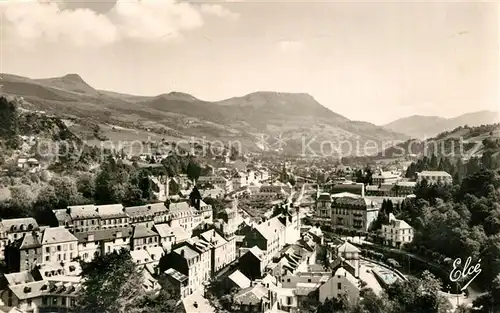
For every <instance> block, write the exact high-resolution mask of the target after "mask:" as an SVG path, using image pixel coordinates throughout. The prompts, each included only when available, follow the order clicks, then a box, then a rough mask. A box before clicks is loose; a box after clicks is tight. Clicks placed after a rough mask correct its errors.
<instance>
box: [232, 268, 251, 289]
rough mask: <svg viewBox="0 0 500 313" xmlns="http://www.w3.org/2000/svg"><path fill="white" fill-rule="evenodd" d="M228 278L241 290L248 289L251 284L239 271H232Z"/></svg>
mask: <svg viewBox="0 0 500 313" xmlns="http://www.w3.org/2000/svg"><path fill="white" fill-rule="evenodd" d="M228 278H229V279H230V280H231V281H233V282H234V283H235V284H236V285H238V287H240V288H241V289H245V288H248V287H250V285H251V284H252V281H251V280H250V279H248V277H246V276H245V275H244V274H243V273H242V272H240V271H239V270H236V271H234V273H232V274H231V275H229V276H228Z"/></svg>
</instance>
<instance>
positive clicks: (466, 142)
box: [373, 123, 500, 159]
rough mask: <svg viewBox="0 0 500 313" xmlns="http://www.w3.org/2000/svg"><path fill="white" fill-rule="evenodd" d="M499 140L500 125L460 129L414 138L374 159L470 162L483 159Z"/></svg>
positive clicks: (463, 127) (461, 127) (460, 127)
mask: <svg viewBox="0 0 500 313" xmlns="http://www.w3.org/2000/svg"><path fill="white" fill-rule="evenodd" d="M499 139H500V123H496V124H489V125H482V126H476V127H471V126H459V127H457V128H455V129H453V130H451V131H447V132H443V133H441V134H439V135H437V136H435V137H433V138H429V139H427V140H419V139H411V140H408V141H405V142H403V143H400V144H398V145H396V146H393V147H390V148H388V149H386V150H384V151H382V152H380V153H379V154H377V155H376V156H373V158H374V159H394V158H404V157H408V156H412V157H415V156H417V157H422V156H431V155H432V154H436V155H439V156H448V157H461V158H463V159H469V158H471V157H480V156H481V155H482V154H483V152H484V151H485V148H488V146H491V143H492V142H497V141H499Z"/></svg>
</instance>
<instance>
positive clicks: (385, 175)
mask: <svg viewBox="0 0 500 313" xmlns="http://www.w3.org/2000/svg"><path fill="white" fill-rule="evenodd" d="M400 179H401V177H400V174H399V173H394V172H384V171H378V172H377V173H375V174H373V175H372V185H381V184H395V183H396V182H397V181H399V180H400Z"/></svg>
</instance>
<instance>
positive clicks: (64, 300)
mask: <svg viewBox="0 0 500 313" xmlns="http://www.w3.org/2000/svg"><path fill="white" fill-rule="evenodd" d="M61 304H62V305H63V306H66V297H62V298H61Z"/></svg>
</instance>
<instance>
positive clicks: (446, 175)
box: [417, 171, 451, 177]
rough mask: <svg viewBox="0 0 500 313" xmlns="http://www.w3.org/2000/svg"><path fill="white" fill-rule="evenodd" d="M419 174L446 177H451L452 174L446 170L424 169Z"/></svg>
mask: <svg viewBox="0 0 500 313" xmlns="http://www.w3.org/2000/svg"><path fill="white" fill-rule="evenodd" d="M417 175H419V176H420V175H422V176H445V177H451V175H450V174H448V173H447V172H445V171H422V172H420V173H417Z"/></svg>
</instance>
